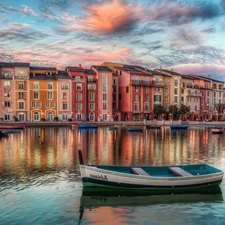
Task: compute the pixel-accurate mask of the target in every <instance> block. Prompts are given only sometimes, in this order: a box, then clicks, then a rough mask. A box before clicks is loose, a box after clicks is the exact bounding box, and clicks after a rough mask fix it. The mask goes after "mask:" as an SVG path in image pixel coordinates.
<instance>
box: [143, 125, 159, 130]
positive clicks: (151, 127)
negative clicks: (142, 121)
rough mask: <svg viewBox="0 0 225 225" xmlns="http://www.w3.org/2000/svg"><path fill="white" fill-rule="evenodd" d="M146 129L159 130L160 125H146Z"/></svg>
mask: <svg viewBox="0 0 225 225" xmlns="http://www.w3.org/2000/svg"><path fill="white" fill-rule="evenodd" d="M146 128H147V129H160V128H161V126H160V125H146Z"/></svg>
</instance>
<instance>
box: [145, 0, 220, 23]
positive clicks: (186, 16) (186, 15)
mask: <svg viewBox="0 0 225 225" xmlns="http://www.w3.org/2000/svg"><path fill="white" fill-rule="evenodd" d="M221 13H222V12H221V8H220V7H219V5H218V4H213V3H210V4H207V3H202V4H196V5H194V4H184V3H177V4H168V2H167V1H165V3H164V4H163V5H154V6H153V7H149V8H147V9H145V13H144V14H145V19H148V17H150V19H151V20H153V21H161V22H165V23H168V24H171V25H179V24H180V25H181V24H186V23H190V22H193V21H195V20H197V19H201V20H211V19H213V18H216V17H218V16H221V15H222V14H221ZM147 16H148V17H147Z"/></svg>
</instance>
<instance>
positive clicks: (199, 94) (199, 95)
mask: <svg viewBox="0 0 225 225" xmlns="http://www.w3.org/2000/svg"><path fill="white" fill-rule="evenodd" d="M187 96H194V97H202V93H195V92H188V93H187Z"/></svg>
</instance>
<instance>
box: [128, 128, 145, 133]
mask: <svg viewBox="0 0 225 225" xmlns="http://www.w3.org/2000/svg"><path fill="white" fill-rule="evenodd" d="M127 131H129V132H141V131H142V128H138V127H128V128H127Z"/></svg>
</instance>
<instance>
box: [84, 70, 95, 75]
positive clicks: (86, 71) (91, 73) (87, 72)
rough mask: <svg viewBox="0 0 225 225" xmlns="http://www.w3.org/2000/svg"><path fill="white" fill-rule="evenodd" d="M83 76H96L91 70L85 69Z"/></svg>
mask: <svg viewBox="0 0 225 225" xmlns="http://www.w3.org/2000/svg"><path fill="white" fill-rule="evenodd" d="M84 73H85V74H90V75H96V73H95V71H93V70H91V69H85V70H84Z"/></svg>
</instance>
